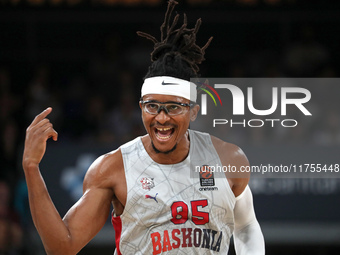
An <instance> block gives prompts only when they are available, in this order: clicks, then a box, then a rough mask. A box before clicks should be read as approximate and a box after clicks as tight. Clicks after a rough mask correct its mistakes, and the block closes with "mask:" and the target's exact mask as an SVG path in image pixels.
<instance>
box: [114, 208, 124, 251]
mask: <svg viewBox="0 0 340 255" xmlns="http://www.w3.org/2000/svg"><path fill="white" fill-rule="evenodd" d="M111 221H112V225H113V228H114V229H115V239H116V249H117V254H118V255H122V254H121V253H120V249H119V243H120V236H121V234H122V220H121V219H120V216H117V217H114V216H113V214H112V220H111Z"/></svg>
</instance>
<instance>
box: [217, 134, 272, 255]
mask: <svg viewBox="0 0 340 255" xmlns="http://www.w3.org/2000/svg"><path fill="white" fill-rule="evenodd" d="M211 140H212V142H213V144H214V147H215V149H216V151H217V153H218V155H219V157H220V159H221V163H222V164H223V165H229V164H230V165H231V166H235V167H236V169H237V170H239V172H238V173H233V172H231V173H226V177H227V178H228V182H229V185H230V187H231V189H232V191H233V193H234V195H235V197H236V203H235V208H234V223H235V230H234V241H235V242H234V243H235V250H236V254H238V255H264V254H265V245H264V238H263V234H262V231H261V227H260V225H259V223H258V221H257V219H256V216H255V210H254V205H253V196H252V194H251V190H250V188H249V186H248V182H249V178H250V173H242V172H241V171H240V170H241V167H247V166H249V161H248V159H247V157H246V155H245V154H244V152H243V151H242V150H241V149H240V148H239V147H238V146H236V145H234V144H230V143H226V142H224V141H222V140H220V139H217V138H215V137H212V138H211Z"/></svg>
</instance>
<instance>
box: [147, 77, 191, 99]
mask: <svg viewBox="0 0 340 255" xmlns="http://www.w3.org/2000/svg"><path fill="white" fill-rule="evenodd" d="M147 94H161V95H170V96H179V97H184V98H186V99H188V100H190V101H193V102H196V98H197V91H196V85H195V84H194V83H192V82H190V81H186V80H182V79H178V78H175V77H170V76H156V77H151V78H146V79H145V80H144V83H143V86H142V96H144V95H147Z"/></svg>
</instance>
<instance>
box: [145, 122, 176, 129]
mask: <svg viewBox="0 0 340 255" xmlns="http://www.w3.org/2000/svg"><path fill="white" fill-rule="evenodd" d="M150 127H152V128H153V127H155V128H158V127H159V128H162V127H170V128H177V125H175V124H171V123H167V122H166V123H164V124H160V123H158V122H156V123H152V124H151V125H150Z"/></svg>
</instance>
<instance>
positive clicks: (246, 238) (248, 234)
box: [234, 220, 265, 255]
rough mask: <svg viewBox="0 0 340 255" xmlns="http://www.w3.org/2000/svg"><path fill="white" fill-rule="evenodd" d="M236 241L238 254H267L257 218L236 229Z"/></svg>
mask: <svg viewBox="0 0 340 255" xmlns="http://www.w3.org/2000/svg"><path fill="white" fill-rule="evenodd" d="M234 242H235V250H236V254H237V255H263V254H265V245H264V238H263V234H262V231H261V228H260V225H259V223H258V221H257V220H255V221H253V222H251V223H250V224H249V225H247V226H245V227H243V228H241V229H235V231H234Z"/></svg>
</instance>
